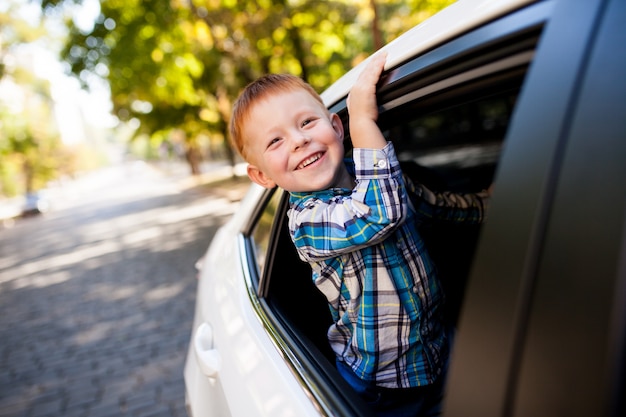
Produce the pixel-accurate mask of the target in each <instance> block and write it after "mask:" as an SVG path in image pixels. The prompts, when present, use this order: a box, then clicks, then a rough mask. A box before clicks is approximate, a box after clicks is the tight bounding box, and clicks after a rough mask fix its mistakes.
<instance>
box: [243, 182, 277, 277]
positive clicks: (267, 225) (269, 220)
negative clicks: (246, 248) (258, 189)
mask: <svg viewBox="0 0 626 417" xmlns="http://www.w3.org/2000/svg"><path fill="white" fill-rule="evenodd" d="M282 194H283V193H282V192H281V191H276V192H274V193H273V194H272V196H271V198H270V199H269V200H268V201H267V204H266V205H265V208H264V209H263V211H262V213H261V216H260V217H259V220H258V221H257V223H256V225H255V226H254V229H253V231H252V235H251V238H252V242H253V243H254V250H255V258H256V263H257V267H258V272H259V275H260V274H261V272H262V271H263V268H264V267H265V260H266V259H267V251H268V248H269V244H270V236H271V231H272V225H273V224H274V218H275V217H276V211H277V208H278V205H279V202H280V198H281V196H282Z"/></svg>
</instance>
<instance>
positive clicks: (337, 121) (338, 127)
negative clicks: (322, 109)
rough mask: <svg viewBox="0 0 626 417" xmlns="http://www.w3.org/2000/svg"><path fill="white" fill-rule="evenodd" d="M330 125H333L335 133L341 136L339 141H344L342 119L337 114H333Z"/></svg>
mask: <svg viewBox="0 0 626 417" xmlns="http://www.w3.org/2000/svg"><path fill="white" fill-rule="evenodd" d="M330 123H331V124H332V126H333V129H334V130H335V132H337V134H338V135H339V139H341V140H343V123H342V122H341V117H339V115H337V113H331V115H330Z"/></svg>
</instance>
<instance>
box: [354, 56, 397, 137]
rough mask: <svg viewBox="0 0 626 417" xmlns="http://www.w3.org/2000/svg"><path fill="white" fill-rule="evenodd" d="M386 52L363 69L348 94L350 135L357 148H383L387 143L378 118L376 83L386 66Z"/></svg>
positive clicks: (373, 58) (374, 58)
mask: <svg viewBox="0 0 626 417" xmlns="http://www.w3.org/2000/svg"><path fill="white" fill-rule="evenodd" d="M386 58H387V54H386V53H383V52H381V53H378V54H376V55H375V56H374V57H372V59H371V60H370V62H369V63H368V64H367V65H366V67H365V68H364V69H363V72H362V73H361V74H360V75H359V78H358V79H357V81H356V83H355V84H354V86H353V87H352V90H350V94H349V95H348V102H347V103H348V113H349V115H350V120H349V123H350V137H351V138H352V145H353V146H354V147H355V148H367V149H382V148H384V147H385V145H386V144H387V141H386V140H385V138H384V136H383V135H382V133H381V131H380V129H379V128H378V125H377V124H376V120H377V119H378V104H377V103H376V84H377V83H378V80H379V79H380V75H381V74H382V72H383V68H384V66H385V60H386Z"/></svg>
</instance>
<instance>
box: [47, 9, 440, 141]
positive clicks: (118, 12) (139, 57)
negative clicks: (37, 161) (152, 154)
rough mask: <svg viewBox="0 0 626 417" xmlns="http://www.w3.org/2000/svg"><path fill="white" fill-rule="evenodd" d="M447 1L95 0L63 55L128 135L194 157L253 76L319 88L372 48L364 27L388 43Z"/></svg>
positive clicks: (221, 126) (219, 130)
mask: <svg viewBox="0 0 626 417" xmlns="http://www.w3.org/2000/svg"><path fill="white" fill-rule="evenodd" d="M75 2H76V0H43V2H42V7H44V8H46V7H47V8H54V7H59V6H63V5H67V4H68V3H75ZM451 2H452V1H451V0H409V1H402V2H401V1H397V0H387V1H382V0H381V1H378V3H377V7H376V10H377V14H375V13H373V10H372V8H371V4H372V3H373V2H372V1H370V0H359V1H357V0H343V1H340V0H329V1H319V0H317V1H315V0H311V1H306V0H243V1H241V0H239V1H235V0H101V2H100V4H101V13H100V15H99V17H98V18H97V19H96V21H95V23H94V26H93V28H92V29H91V30H89V31H87V32H82V31H81V30H79V28H78V27H77V26H76V25H74V24H72V23H71V22H70V23H69V30H70V34H69V37H68V41H67V43H66V47H65V49H64V51H63V53H62V56H63V59H64V60H65V61H66V62H68V63H69V64H70V66H71V71H72V72H73V73H74V74H75V75H76V76H77V77H78V78H79V79H81V80H82V82H83V83H84V85H85V86H88V80H89V76H90V75H89V74H97V75H99V76H101V77H103V78H105V79H106V80H107V81H108V83H109V85H110V88H111V93H112V98H113V104H114V112H115V114H116V115H117V117H118V118H119V119H120V120H122V121H128V120H133V119H134V120H137V121H139V122H140V123H139V126H140V127H139V129H138V130H137V135H149V136H153V137H154V138H156V139H158V140H165V141H168V140H170V141H171V140H172V137H173V136H176V135H177V136H180V135H182V137H183V140H184V142H185V143H186V144H187V148H188V149H191V150H193V149H196V150H197V149H199V148H202V147H203V146H205V145H206V144H203V143H200V142H201V141H206V140H208V139H207V138H214V137H215V136H216V135H219V136H220V137H221V138H222V141H224V138H225V135H226V133H225V132H226V126H227V124H228V118H229V114H230V107H231V103H232V101H233V100H234V98H235V97H236V96H237V94H238V93H239V91H240V90H241V88H242V87H243V86H245V85H246V84H247V83H249V82H250V81H252V80H253V79H255V78H256V77H258V76H259V75H261V74H263V73H267V72H288V73H292V74H296V75H299V76H301V77H303V78H304V79H305V80H307V81H308V82H309V83H311V84H312V85H313V87H314V88H316V89H317V90H318V91H322V90H323V89H324V88H326V87H328V86H329V85H330V84H331V83H333V82H334V81H335V80H337V79H338V78H339V77H340V76H341V75H343V74H344V73H345V72H346V71H347V70H349V69H350V68H351V67H352V66H353V64H354V63H355V62H357V61H358V60H360V59H363V58H364V57H365V56H367V55H369V54H371V53H372V52H373V51H374V41H373V38H374V36H373V35H372V28H373V27H376V28H378V30H379V31H380V33H381V35H382V36H381V39H382V41H383V42H387V41H389V40H391V39H393V38H395V37H397V36H398V35H399V34H400V33H401V32H403V31H405V30H407V29H408V28H410V27H411V26H413V25H415V24H416V23H418V22H419V21H421V20H424V19H425V18H426V17H428V16H430V15H431V14H433V13H434V12H436V11H437V10H439V9H441V8H443V7H444V6H446V5H448V4H450V3H451ZM374 17H376V22H377V23H378V24H377V25H375V26H373V25H372V19H373V18H374ZM168 132H169V133H168Z"/></svg>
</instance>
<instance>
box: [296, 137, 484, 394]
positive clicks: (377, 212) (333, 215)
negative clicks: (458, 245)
mask: <svg viewBox="0 0 626 417" xmlns="http://www.w3.org/2000/svg"><path fill="white" fill-rule="evenodd" d="M353 157H354V162H353V164H354V167H351V166H350V165H348V167H349V168H354V176H355V180H356V186H355V188H354V189H352V190H348V189H329V190H322V191H316V192H310V193H298V192H294V193H291V195H290V209H289V212H288V215H289V230H290V232H291V237H292V240H293V241H294V243H295V246H296V248H297V250H298V253H299V255H300V258H301V259H302V260H304V261H306V262H308V263H310V265H311V267H312V269H313V280H314V282H315V284H316V286H317V287H318V288H319V289H320V291H321V292H322V293H323V294H324V295H325V296H326V298H327V299H328V302H329V305H330V309H331V312H332V315H333V319H334V323H333V325H332V326H331V327H330V329H329V331H328V339H329V342H330V345H331V347H332V349H333V350H334V352H335V353H336V355H337V356H338V358H339V360H341V361H343V362H345V363H346V364H347V365H348V366H349V367H350V368H351V369H352V370H353V371H354V373H355V374H356V375H357V376H358V377H359V378H361V379H363V380H366V381H372V382H374V383H375V384H376V385H378V386H381V387H388V388H408V387H416V386H421V385H425V384H430V383H433V382H434V381H435V380H436V379H437V377H438V376H439V375H440V374H441V372H442V370H443V367H444V366H445V362H446V360H447V355H448V346H447V340H446V334H445V331H444V328H443V323H442V317H441V315H442V311H441V306H442V303H443V294H442V290H441V287H440V284H439V280H438V279H437V277H436V271H435V267H434V265H433V262H432V260H431V258H430V256H429V255H428V253H427V252H426V248H425V246H424V242H423V241H422V239H421V238H420V236H419V234H418V232H417V229H416V225H417V223H418V222H419V221H423V220H424V219H432V218H442V219H447V220H451V221H455V222H473V223H477V222H481V221H482V219H483V215H484V212H485V207H484V204H483V201H484V200H483V198H482V197H486V195H477V194H468V195H457V194H450V193H443V194H435V193H433V192H431V191H429V190H428V189H426V188H424V187H421V186H417V187H416V186H414V185H413V184H412V183H411V182H410V181H409V180H406V179H404V178H403V175H402V171H401V169H400V164H399V162H398V160H397V158H396V155H395V150H394V148H393V145H392V144H391V143H388V144H387V146H386V147H385V148H384V149H380V150H375V149H358V148H355V149H354V152H353ZM410 194H411V197H409V195H410Z"/></svg>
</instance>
